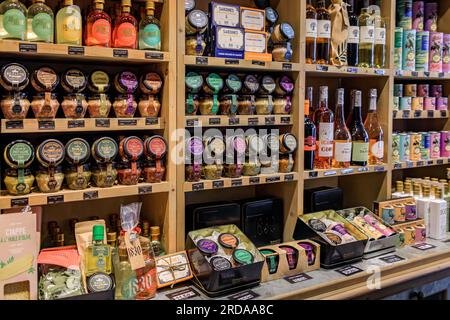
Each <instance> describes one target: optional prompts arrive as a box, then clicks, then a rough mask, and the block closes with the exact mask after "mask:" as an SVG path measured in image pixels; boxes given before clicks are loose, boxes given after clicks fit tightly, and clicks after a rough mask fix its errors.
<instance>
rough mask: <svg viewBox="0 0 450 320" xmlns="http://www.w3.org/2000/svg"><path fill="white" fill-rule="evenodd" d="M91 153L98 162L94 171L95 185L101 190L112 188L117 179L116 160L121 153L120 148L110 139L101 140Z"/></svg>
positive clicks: (94, 145)
mask: <svg viewBox="0 0 450 320" xmlns="http://www.w3.org/2000/svg"><path fill="white" fill-rule="evenodd" d="M91 152H92V156H93V158H94V159H95V161H96V162H97V166H95V167H94V168H93V170H92V180H93V182H94V184H95V185H96V186H97V187H99V188H109V187H112V186H113V185H114V183H115V182H116V178H117V170H116V168H115V166H114V160H115V159H116V157H117V154H118V153H119V147H118V145H117V143H116V141H114V139H111V138H108V137H105V138H100V139H98V140H96V141H95V142H94V143H93V144H92V149H91Z"/></svg>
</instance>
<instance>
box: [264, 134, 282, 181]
mask: <svg viewBox="0 0 450 320" xmlns="http://www.w3.org/2000/svg"><path fill="white" fill-rule="evenodd" d="M262 141H263V147H264V149H263V154H262V155H261V156H260V161H261V173H262V174H273V173H276V172H278V169H279V152H280V139H279V136H278V135H276V134H266V135H264V136H263V137H262Z"/></svg>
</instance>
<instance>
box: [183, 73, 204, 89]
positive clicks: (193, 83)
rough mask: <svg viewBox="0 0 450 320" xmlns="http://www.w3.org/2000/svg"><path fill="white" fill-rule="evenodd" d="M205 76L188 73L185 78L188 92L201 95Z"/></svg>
mask: <svg viewBox="0 0 450 320" xmlns="http://www.w3.org/2000/svg"><path fill="white" fill-rule="evenodd" d="M203 82H204V80H203V76H202V75H201V74H199V73H196V72H188V73H187V74H186V78H185V85H186V92H187V93H199V92H200V90H201V88H202V87H203Z"/></svg>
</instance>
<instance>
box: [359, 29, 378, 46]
mask: <svg viewBox="0 0 450 320" xmlns="http://www.w3.org/2000/svg"><path fill="white" fill-rule="evenodd" d="M374 42H375V28H374V27H373V26H362V27H360V38H359V43H374Z"/></svg>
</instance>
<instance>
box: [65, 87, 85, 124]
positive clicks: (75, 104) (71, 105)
mask: <svg viewBox="0 0 450 320" xmlns="http://www.w3.org/2000/svg"><path fill="white" fill-rule="evenodd" d="M61 108H62V109H63V112H64V116H65V117H66V118H68V119H81V118H84V117H85V115H86V111H87V109H88V103H87V101H86V97H85V96H84V94H82V93H72V94H68V95H66V96H64V100H63V102H62V103H61Z"/></svg>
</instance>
